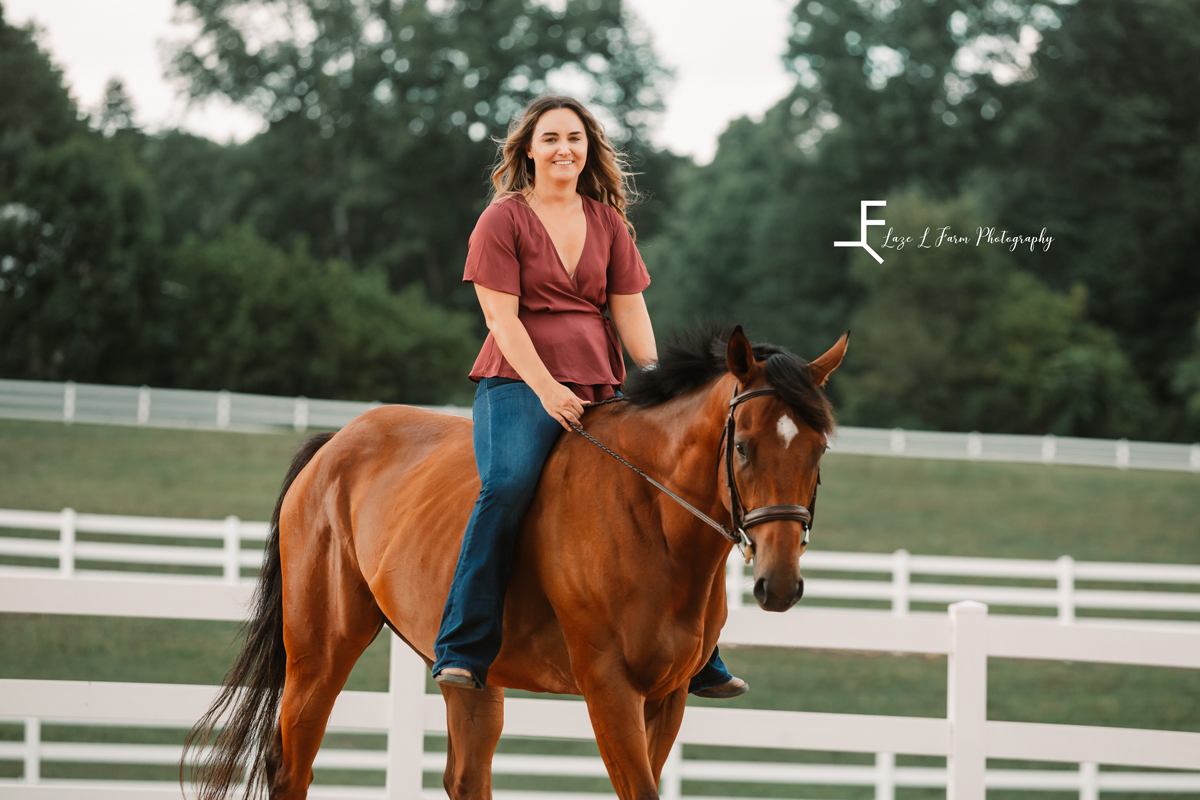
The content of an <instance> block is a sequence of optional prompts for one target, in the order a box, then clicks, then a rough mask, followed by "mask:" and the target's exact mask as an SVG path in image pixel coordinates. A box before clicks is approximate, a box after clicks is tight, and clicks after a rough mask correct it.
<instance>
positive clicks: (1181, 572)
mask: <svg viewBox="0 0 1200 800" xmlns="http://www.w3.org/2000/svg"><path fill="white" fill-rule="evenodd" d="M6 529H7V530H8V531H12V533H6V534H0V575H49V574H56V575H61V576H66V577H71V576H80V577H92V578H102V577H106V576H107V577H109V578H121V577H125V576H130V575H134V576H136V575H138V574H142V575H147V574H149V575H159V576H162V575H168V574H169V573H165V572H164V570H170V569H178V568H192V569H193V571H195V570H196V569H197V568H199V569H204V568H207V571H208V573H210V575H209V579H210V580H222V581H224V582H226V583H230V584H236V583H239V582H240V581H245V580H251V579H252V578H253V576H254V573H256V572H257V570H258V569H259V568H260V567H261V564H262V544H263V542H264V541H265V540H266V538H267V523H265V522H247V521H244V520H240V519H238V518H237V517H226V518H225V519H223V520H198V519H169V518H161V517H129V516H110V515H104V514H78V513H76V512H75V511H74V510H72V509H69V508H65V509H63V510H62V511H59V512H49V511H17V510H7V509H0V530H6ZM47 531H48V532H57V533H58V537H57V538H56V539H49V538H36V534H33V535H31V534H32V533H33V532H47ZM22 532H24V533H23V535H22ZM79 534H85V535H86V534H101V535H108V536H109V537H110V538H112V537H114V536H115V537H119V538H122V539H126V540H133V541H120V542H115V541H81V540H80V539H79ZM172 540H186V541H183V542H173V541H172ZM164 541H167V542H171V543H169V544H164V543H163V542H164ZM14 562H24V563H23V564H21V563H14ZM30 562H37V563H32V564H31V563H30ZM133 565H137V569H138V570H139V572H130V570H131V569H132V568H133ZM801 565H802V566H803V567H804V570H805V574H806V576H807V577H806V580H805V597H806V598H809V599H817V600H822V601H829V602H832V603H837V604H842V605H851V604H854V603H859V604H861V603H870V602H874V603H876V604H879V603H880V602H882V603H886V604H888V605H889V606H890V608H891V611H892V613H893V614H895V615H896V616H904V615H907V614H908V613H909V611H910V608H911V607H912V605H913V604H919V603H924V604H938V605H941V604H949V603H953V602H957V601H959V600H977V601H980V602H986V603H991V604H993V605H1002V606H1005V607H1012V608H1026V609H1031V610H1036V609H1043V610H1050V611H1053V612H1055V614H1056V615H1057V618H1058V620H1059V621H1060V622H1062V623H1070V622H1072V621H1074V620H1075V618H1076V616H1077V613H1076V612H1077V611H1079V610H1088V611H1099V610H1107V611H1122V612H1126V611H1134V612H1141V613H1142V614H1143V616H1146V615H1153V614H1159V615H1160V617H1162V616H1174V617H1179V616H1181V615H1183V616H1188V615H1190V616H1195V617H1197V620H1198V621H1200V565H1184V564H1128V563H1106V562H1093V561H1075V560H1074V559H1073V558H1071V557H1070V556H1063V557H1061V558H1059V559H1057V560H1056V561H1037V560H1030V559H1012V558H960V557H952V556H923V555H911V554H909V553H908V552H907V551H905V550H897V551H896V552H895V553H888V554H875V553H838V552H822V551H812V552H809V553H806V554H805V555H804V557H803V560H802V561H801ZM154 569H156V570H157V571H156V572H155V571H151V570H154ZM726 570H727V571H726V581H727V582H726V587H727V590H728V592H727V593H728V596H729V603H730V606H731V607H733V608H741V607H743V606H745V605H747V604H750V605H752V604H753V599H752V598H748V595H750V593H751V592H752V590H753V578H752V577H751V576H750V575H748V574H747V568H746V566H745V565H744V564H743V562H742V560H741V558H740V557H739V556H738V553H737V552H736V551H735V552H733V553H731V554H730V559H729V562H728V564H727V565H726ZM847 573H849V574H854V575H859V576H862V575H863V574H864V573H865V574H866V575H871V574H873V573H874V574H877V575H878V576H879V578H881V579H871V578H864V577H857V578H853V579H850V578H846V577H836V576H838V575H839V574H841V575H845V574H847ZM176 577H178V578H179V579H181V580H184V579H188V580H195V579H196V576H187V575H177V576H176ZM933 578H937V579H940V580H941V581H942V582H937V583H934V582H930V579H933ZM979 578H998V579H1001V580H1021V581H1026V582H1041V583H1043V584H1044V585H1043V586H1010V585H988V584H980V583H963V582H961V581H964V580H972V579H979ZM947 581H959V582H947ZM1082 581H1086V582H1091V583H1093V584H1102V585H1104V584H1107V585H1105V588H1078V587H1077V586H1076V583H1077V582H1082ZM1146 584H1159V585H1162V586H1164V588H1166V589H1168V590H1167V591H1147V590H1145V589H1144V588H1141V587H1142V586H1144V585H1146ZM1134 587H1136V588H1134Z"/></svg>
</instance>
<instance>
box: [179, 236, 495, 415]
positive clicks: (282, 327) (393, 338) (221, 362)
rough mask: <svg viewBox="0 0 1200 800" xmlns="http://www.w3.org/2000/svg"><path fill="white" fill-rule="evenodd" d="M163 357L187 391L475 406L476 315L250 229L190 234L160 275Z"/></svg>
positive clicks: (415, 289)
mask: <svg viewBox="0 0 1200 800" xmlns="http://www.w3.org/2000/svg"><path fill="white" fill-rule="evenodd" d="M163 293H164V295H165V296H166V297H165V299H164V301H163V302H164V306H165V312H166V314H165V315H166V318H167V320H169V322H167V323H166V324H165V325H164V327H163V329H162V330H163V332H164V337H165V340H164V341H163V342H161V343H160V344H161V345H162V346H163V358H162V359H157V360H156V363H161V364H165V365H169V369H170V372H171V376H172V377H173V379H174V380H173V383H174V385H177V386H183V387H189V388H203V389H218V388H224V389H229V390H231V391H242V392H258V393H264V394H284V395H305V396H309V397H334V398H339V397H341V398H355V399H366V398H374V399H378V400H381V401H388V402H395V401H405V402H427V403H438V402H453V401H457V402H468V401H469V399H470V391H469V387H470V383H469V382H468V381H467V379H466V378H465V375H466V373H467V372H468V371H469V369H470V364H471V361H472V359H473V357H474V355H475V350H476V349H477V348H476V342H475V337H474V335H473V332H472V330H471V328H472V320H471V318H470V317H468V316H467V315H465V314H461V313H453V312H448V311H445V310H444V309H442V308H440V307H438V306H436V305H433V304H431V303H430V302H429V301H428V299H427V298H426V297H425V296H424V293H423V292H422V291H421V290H420V289H419V287H412V288H410V289H408V290H406V291H404V292H402V293H398V294H397V293H393V292H390V291H389V290H388V288H387V284H386V281H385V279H384V276H383V275H382V274H380V273H378V272H375V271H371V270H367V271H356V270H355V269H354V268H353V267H351V266H350V265H348V264H345V263H343V262H340V261H336V260H334V261H329V262H321V261H319V260H318V259H316V258H315V257H314V256H313V255H311V254H310V253H308V252H307V251H306V250H305V249H304V248H303V247H297V248H295V249H294V250H293V251H291V252H290V253H285V252H284V251H282V250H280V249H279V248H277V247H276V246H275V245H273V244H271V243H270V242H267V241H266V240H264V239H262V238H261V237H259V236H258V235H256V234H255V233H254V232H253V231H251V230H250V229H248V228H234V229H230V230H227V231H226V232H225V233H224V234H223V235H222V237H221V238H220V239H218V240H217V241H215V242H211V243H200V242H198V241H196V240H189V241H188V242H186V243H185V244H184V245H183V246H182V247H181V248H180V249H179V251H178V253H177V256H176V258H175V260H174V264H173V268H172V271H171V272H170V273H169V274H168V276H167V278H166V279H165V280H164V282H163Z"/></svg>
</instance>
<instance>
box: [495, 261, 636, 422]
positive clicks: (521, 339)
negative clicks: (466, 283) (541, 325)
mask: <svg viewBox="0 0 1200 800" xmlns="http://www.w3.org/2000/svg"><path fill="white" fill-rule="evenodd" d="M475 295H476V296H477V297H478V298H479V306H480V307H481V308H482V309H483V318H484V320H486V321H487V326H488V330H489V331H491V332H492V336H493V338H495V340H496V345H497V346H498V347H499V348H500V352H501V353H503V354H504V357H505V358H506V359H508V363H509V364H511V365H512V368H513V369H515V370H516V371H517V374H518V375H520V376H521V380H523V381H525V383H527V384H528V385H529V388H530V389H533V391H534V394H536V395H537V396H538V399H539V400H541V401H542V408H544V409H546V413H547V414H549V415H550V416H552V417H554V418H555V419H556V420H558V422H559V424H560V425H562V426H563V428H565V429H566V430H571V426H570V425H569V424H568V422H574V423H576V424H579V418H580V417H581V416H583V402H582V401H581V400H580V399H579V398H578V397H576V396H575V393H574V392H572V391H571V390H570V389H568V388H567V387H566V386H563V385H562V384H561V383H559V382H558V381H556V380H555V379H554V376H553V375H551V374H550V370H548V369H546V365H545V364H543V363H542V358H541V356H539V355H538V354H537V350H536V349H534V347H533V340H532V339H530V338H529V331H527V330H525V326H524V325H523V324H522V323H521V320H520V319H519V318H518V317H517V311H518V310H519V309H520V307H521V298H519V297H517V296H516V295H515V294H507V293H505V292H498V291H496V290H495V289H488V288H485V287H483V286H480V285H479V284H475ZM651 337H653V334H651ZM652 341H653V338H652Z"/></svg>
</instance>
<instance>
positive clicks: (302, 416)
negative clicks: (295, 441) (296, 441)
mask: <svg viewBox="0 0 1200 800" xmlns="http://www.w3.org/2000/svg"><path fill="white" fill-rule="evenodd" d="M292 427H293V428H295V429H296V433H304V431H305V430H306V429H307V428H308V398H307V397H297V398H296V404H295V406H294V407H293V408H292Z"/></svg>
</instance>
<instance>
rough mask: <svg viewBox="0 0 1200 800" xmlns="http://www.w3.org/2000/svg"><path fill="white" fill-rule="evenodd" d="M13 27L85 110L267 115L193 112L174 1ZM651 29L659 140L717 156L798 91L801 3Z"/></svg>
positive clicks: (763, 0) (665, 5)
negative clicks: (789, 44) (791, 38)
mask: <svg viewBox="0 0 1200 800" xmlns="http://www.w3.org/2000/svg"><path fill="white" fill-rule="evenodd" d="M0 2H2V3H3V5H4V9H5V17H6V18H7V19H8V21H9V23H10V24H24V23H25V22H28V21H30V20H32V21H34V22H36V23H37V24H38V25H39V26H40V27H42V28H43V29H44V31H45V32H44V35H43V37H42V40H41V43H42V46H43V47H45V48H47V49H49V51H50V53H51V55H52V57H53V59H54V61H55V63H56V64H58V66H59V67H61V68H62V70H63V72H64V75H65V76H66V81H67V84H68V85H69V86H70V87H71V91H72V93H73V94H74V96H75V98H76V100H78V101H79V103H80V105H81V107H82V108H83V109H85V110H92V109H95V108H96V107H97V106H99V104H100V100H101V98H102V97H103V94H104V85H105V83H107V82H108V79H109V78H112V77H117V78H120V79H121V80H122V81H123V82H124V83H125V87H126V89H127V91H128V92H129V94H130V95H131V96H132V97H133V101H134V105H135V107H136V109H137V121H138V124H140V125H142V126H143V127H145V128H147V129H148V130H151V131H153V130H158V129H160V128H164V127H183V128H186V129H188V130H190V131H193V132H195V133H198V134H201V135H204V136H208V137H210V138H213V139H216V140H218V141H222V142H224V141H228V140H230V139H234V140H237V141H244V140H245V139H247V138H249V137H250V136H252V135H254V133H256V132H257V131H259V130H261V129H262V128H263V127H264V126H263V123H262V120H261V118H259V117H258V116H257V115H253V114H251V113H249V112H247V111H244V110H242V109H240V108H236V107H232V106H230V105H229V104H228V103H223V102H220V101H211V102H209V103H208V104H207V105H206V106H204V107H192V108H188V106H187V102H186V100H185V99H184V98H183V97H182V96H181V95H180V93H179V92H178V91H177V87H175V86H173V85H172V84H170V83H168V82H167V81H166V80H165V79H164V78H163V71H164V69H163V68H164V62H163V59H162V58H161V56H160V46H161V44H162V43H163V42H165V41H171V40H174V39H179V38H183V37H184V35H185V33H186V32H185V31H184V30H183V29H182V28H181V27H179V26H177V25H173V24H172V22H171V18H172V14H173V11H174V0H0ZM627 3H628V4H629V6H630V7H632V9H633V10H634V12H635V13H636V14H637V15H638V16H639V17H640V18H641V19H642V21H643V22H644V23H645V24H646V26H647V27H648V28H649V29H650V32H651V34H652V36H653V41H654V46H655V49H656V51H657V52H658V55H659V59H660V60H661V61H662V62H663V64H664V65H666V66H669V67H672V68H674V70H675V76H676V77H675V81H674V83H673V85H672V86H671V88H670V90H669V91H668V93H667V95H666V106H667V109H666V114H665V115H664V116H663V118H662V120H661V123H660V124H659V127H658V130H657V131H655V133H654V136H653V138H654V140H655V142H656V143H657V144H659V145H662V146H666V147H670V148H671V149H672V150H674V151H675V152H677V153H686V154H690V155H692V156H694V157H695V158H696V160H697V161H699V162H700V163H707V162H708V161H710V160H711V159H712V156H713V152H714V151H715V150H716V146H717V136H719V135H720V133H721V132H722V131H723V130H724V129H725V127H726V126H727V125H728V124H729V122H730V120H733V119H736V118H737V117H740V116H743V115H747V114H748V115H750V116H751V117H753V118H755V119H758V118H760V117H761V115H762V113H763V112H764V111H766V110H767V109H768V108H770V107H771V106H772V105H774V104H775V103H776V102H777V101H778V100H779V99H780V98H782V97H783V96H784V95H785V94H786V93H787V92H788V91H789V90H790V88H791V85H792V81H791V78H790V77H789V76H788V75H787V73H786V72H785V71H784V69H783V65H782V62H781V61H780V56H781V54H782V53H783V51H784V48H785V46H786V38H787V33H788V17H789V15H790V13H791V9H792V8H793V6H794V4H795V3H794V0H627Z"/></svg>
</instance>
